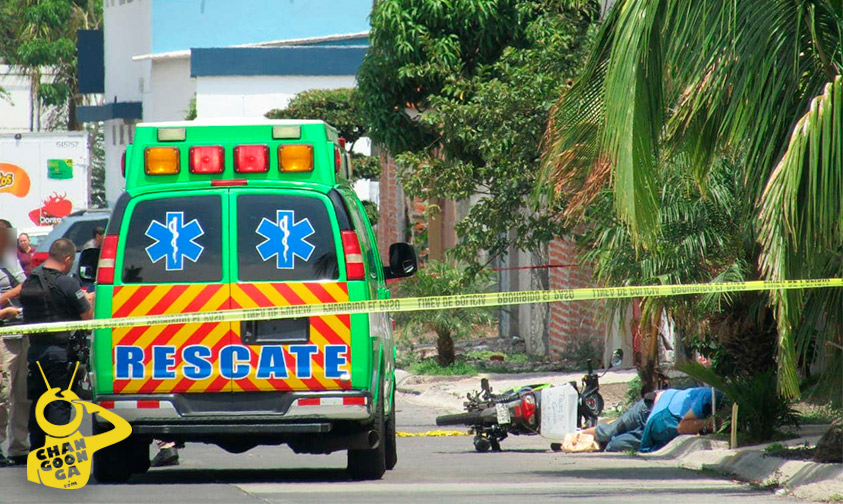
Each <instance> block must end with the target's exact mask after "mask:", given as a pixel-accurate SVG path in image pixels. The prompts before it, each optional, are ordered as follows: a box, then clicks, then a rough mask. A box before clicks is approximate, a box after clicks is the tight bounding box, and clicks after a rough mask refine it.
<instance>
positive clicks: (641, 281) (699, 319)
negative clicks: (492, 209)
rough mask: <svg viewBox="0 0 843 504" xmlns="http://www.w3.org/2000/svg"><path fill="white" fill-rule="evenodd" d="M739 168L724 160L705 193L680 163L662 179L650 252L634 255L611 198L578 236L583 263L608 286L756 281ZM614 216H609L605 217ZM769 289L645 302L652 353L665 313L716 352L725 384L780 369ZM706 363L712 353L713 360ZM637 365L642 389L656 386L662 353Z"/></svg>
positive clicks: (613, 307)
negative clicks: (616, 216)
mask: <svg viewBox="0 0 843 504" xmlns="http://www.w3.org/2000/svg"><path fill="white" fill-rule="evenodd" d="M742 168H743V165H741V164H740V163H737V162H736V161H735V160H733V159H729V158H725V157H721V158H719V159H718V160H717V162H716V163H715V165H714V167H713V168H712V169H711V170H710V171H709V173H708V175H707V177H706V180H705V182H706V192H705V193H702V192H701V191H700V189H699V186H698V184H696V181H695V180H694V178H693V176H692V175H691V174H690V170H688V169H687V165H686V164H685V163H684V162H683V160H682V159H677V160H674V161H673V162H671V163H668V164H666V165H665V167H664V170H662V171H661V172H660V174H659V175H660V177H659V192H658V205H659V208H660V209H661V212H660V214H659V223H658V226H659V227H658V233H657V235H656V237H655V238H654V243H653V244H652V246H651V247H648V248H647V249H643V250H636V247H635V244H634V241H633V238H632V235H631V233H630V230H629V226H628V225H626V224H625V223H624V222H622V221H620V220H619V219H617V218H615V217H613V212H612V205H613V201H612V200H613V197H614V195H613V193H611V192H608V191H605V192H603V193H602V194H601V195H599V196H598V197H597V198H596V199H595V200H594V201H593V202H592V204H591V205H590V207H589V208H588V209H587V218H588V220H589V221H590V222H591V224H592V225H591V226H588V227H587V228H586V232H585V233H584V234H583V235H582V236H581V237H580V240H579V242H580V245H581V246H582V248H583V250H585V251H586V252H585V255H584V260H585V261H586V262H588V263H589V264H592V265H593V271H594V276H595V279H596V280H597V281H598V283H600V284H602V285H625V284H629V285H660V284H673V283H706V282H723V281H730V282H741V281H748V280H757V279H758V278H759V276H760V272H759V271H758V270H757V268H755V267H754V264H756V263H757V259H758V255H759V252H760V247H759V246H758V244H757V242H756V241H755V236H756V230H755V228H756V226H754V225H753V224H754V220H753V218H752V217H753V215H754V211H755V209H754V207H753V206H752V205H751V204H750V202H751V200H750V199H749V198H747V197H746V194H745V192H746V185H745V184H744V183H743V178H744V177H743V176H744V173H743V172H742ZM607 216H608V218H607ZM629 302H630V300H624V299H618V300H609V301H607V310H605V311H604V312H603V313H604V314H605V315H606V317H607V318H608V320H613V319H614V318H615V316H616V315H617V313H618V312H620V313H624V312H625V311H626V308H627V305H628V304H629ZM768 305H769V297H768V296H767V295H766V293H764V292H747V293H741V294H712V295H696V296H675V297H652V298H646V299H644V300H643V302H642V315H643V316H642V319H641V322H640V324H641V326H640V327H641V334H642V336H643V339H644V341H643V345H642V346H643V347H644V348H653V349H654V348H655V345H656V343H657V337H658V328H659V322H660V320H661V317H662V315H663V314H667V315H669V316H670V318H671V319H672V320H673V322H674V323H675V327H676V330H677V331H678V332H679V334H681V335H682V336H683V340H684V341H685V343H689V344H695V345H696V346H698V347H700V348H709V347H710V346H711V345H710V344H712V343H713V344H714V345H716V347H717V349H718V352H717V359H716V360H715V363H716V370H717V371H718V372H719V373H720V374H722V375H724V376H728V377H737V376H743V375H746V374H749V375H755V374H758V373H762V372H770V371H771V370H772V369H773V368H774V361H773V357H774V354H775V343H776V339H775V338H776V330H775V323H774V321H773V317H772V314H771V311H770V309H769V307H768ZM709 356H710V355H709ZM644 357H645V359H644V362H642V366H641V368H642V369H641V371H642V373H641V378H642V384H643V385H644V386H646V387H648V388H652V387H654V386H655V383H653V381H654V378H655V376H654V373H653V372H654V371H655V367H656V365H657V364H658V363H657V362H656V360H655V359H656V358H657V352H654V351H652V352H648V354H647V355H645V356H644Z"/></svg>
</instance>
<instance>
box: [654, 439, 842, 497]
mask: <svg viewBox="0 0 843 504" xmlns="http://www.w3.org/2000/svg"><path fill="white" fill-rule="evenodd" d="M828 427H829V426H828V425H806V426H804V427H803V428H801V429H800V437H799V438H797V439H791V440H788V441H780V443H781V444H785V445H787V446H789V447H797V446H802V445H804V444H805V443H808V444H810V445H811V446H814V445H816V443H817V441H818V440H819V439H820V437H821V436H822V435H823V433H824V432H825V431H826V430H827V429H828ZM770 444H772V443H768V444H764V445H754V446H746V447H742V448H738V449H735V450H730V449H729V448H728V446H729V445H728V443H727V442H726V441H719V440H714V439H710V438H707V437H699V436H679V437H678V438H676V439H674V440H673V441H671V442H670V443H669V444H668V445H667V446H665V447H664V448H662V449H661V450H659V451H658V452H656V453H650V454H641V457H644V458H646V459H649V460H654V461H667V462H670V463H678V465H679V466H680V467H684V468H686V469H693V470H698V471H699V470H702V471H713V472H716V473H718V474H721V475H723V476H726V477H729V478H734V479H737V480H740V481H745V482H749V483H754V484H757V485H760V486H763V487H768V488H770V489H775V490H776V493H778V494H786V495H792V496H794V497H797V498H799V499H805V500H809V501H829V500H831V499H835V502H840V499H843V464H821V463H819V462H812V461H805V460H788V459H785V458H781V457H776V456H773V455H768V454H766V453H765V452H764V449H765V448H766V447H767V446H769V445H770Z"/></svg>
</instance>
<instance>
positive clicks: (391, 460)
mask: <svg viewBox="0 0 843 504" xmlns="http://www.w3.org/2000/svg"><path fill="white" fill-rule="evenodd" d="M384 436H385V439H384V441H386V470H387V471H391V470H393V469H394V468H395V464H397V463H398V439H397V438H398V436H397V433H396V429H395V393H394V392H393V393H392V405H391V407H390V413H389V418H387V420H386V426H385V428H384Z"/></svg>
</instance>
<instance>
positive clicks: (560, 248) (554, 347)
mask: <svg viewBox="0 0 843 504" xmlns="http://www.w3.org/2000/svg"><path fill="white" fill-rule="evenodd" d="M578 254H579V252H578V250H577V247H576V244H575V243H574V241H573V240H572V239H570V238H567V237H560V238H557V239H555V240H553V241H552V242H550V244H549V245H548V256H549V258H550V264H578V263H579V260H578ZM548 273H549V277H550V288H551V289H575V288H581V287H590V286H591V285H592V284H591V270H590V268H588V267H580V266H574V267H568V268H550V269H549V271H548ZM599 308H600V303H598V302H597V301H573V302H566V303H551V305H550V317H549V318H550V327H549V334H548V343H549V344H548V346H549V351H550V355H551V356H553V357H556V358H560V357H562V358H564V357H565V353H566V352H567V350H568V349H569V348H570V346H571V345H572V344H574V343H576V340H577V339H585V338H589V339H593V340H594V341H598V342H599V341H602V332H601V328H600V327H599V324H598V320H597V319H598V310H599Z"/></svg>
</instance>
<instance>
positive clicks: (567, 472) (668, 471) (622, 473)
mask: <svg viewBox="0 0 843 504" xmlns="http://www.w3.org/2000/svg"><path fill="white" fill-rule="evenodd" d="M676 469H677V468H675V467H658V466H654V467H641V466H635V467H612V466H609V467H596V468H595V467H594V466H593V465H592V466H590V467H587V468H583V469H578V468H576V465H574V466H573V468H572V466H571V465H565V466H564V467H560V468H559V470H558V471H526V472H522V473H519V474H524V475H529V476H531V477H540V478H582V479H593V480H652V481H659V480H661V481H665V480H710V479H718V480H719V479H723V478H712V477H711V476H710V475H709V474H703V473H698V472H695V471H691V470H690V469H688V470H681V471H677V470H676ZM736 488H740V487H736Z"/></svg>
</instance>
